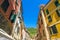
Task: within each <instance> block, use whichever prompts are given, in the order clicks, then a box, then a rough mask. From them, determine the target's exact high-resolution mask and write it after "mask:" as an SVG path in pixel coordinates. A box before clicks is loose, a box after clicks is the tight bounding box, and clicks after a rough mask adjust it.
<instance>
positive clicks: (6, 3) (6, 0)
mask: <svg viewBox="0 0 60 40" xmlns="http://www.w3.org/2000/svg"><path fill="white" fill-rule="evenodd" d="M8 7H9V0H4V1H3V3H2V4H1V8H2V10H3V11H4V12H6V11H7V9H8Z"/></svg>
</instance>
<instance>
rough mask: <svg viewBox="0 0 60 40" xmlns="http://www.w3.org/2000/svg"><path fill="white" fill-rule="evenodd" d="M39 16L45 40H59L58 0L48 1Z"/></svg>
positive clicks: (59, 10) (59, 15)
mask: <svg viewBox="0 0 60 40" xmlns="http://www.w3.org/2000/svg"><path fill="white" fill-rule="evenodd" d="M41 14H42V18H43V22H44V27H45V33H46V38H47V40H60V0H50V1H49V2H48V3H47V4H46V5H45V6H44V7H43V8H41Z"/></svg>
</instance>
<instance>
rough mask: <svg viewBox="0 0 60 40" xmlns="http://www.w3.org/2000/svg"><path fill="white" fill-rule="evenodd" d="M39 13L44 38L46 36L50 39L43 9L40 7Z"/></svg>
mask: <svg viewBox="0 0 60 40" xmlns="http://www.w3.org/2000/svg"><path fill="white" fill-rule="evenodd" d="M41 15H42V19H43V24H44V28H45V33H46V38H47V40H50V37H49V33H48V29H47V23H46V20H45V16H44V12H43V9H41Z"/></svg>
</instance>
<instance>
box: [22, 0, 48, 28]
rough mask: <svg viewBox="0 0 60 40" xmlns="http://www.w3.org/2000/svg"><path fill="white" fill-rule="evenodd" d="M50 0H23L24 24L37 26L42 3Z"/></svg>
mask: <svg viewBox="0 0 60 40" xmlns="http://www.w3.org/2000/svg"><path fill="white" fill-rule="evenodd" d="M48 1H49V0H22V8H23V18H24V24H25V26H26V27H27V28H28V27H34V28H35V27H36V25H37V19H38V14H39V10H40V5H41V4H46V3H47V2H48Z"/></svg>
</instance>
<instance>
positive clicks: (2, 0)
mask: <svg viewBox="0 0 60 40" xmlns="http://www.w3.org/2000/svg"><path fill="white" fill-rule="evenodd" d="M19 14H21V0H0V29H2V30H3V31H5V32H6V33H7V34H9V35H11V34H13V36H14V35H15V34H16V33H15V29H17V30H16V32H17V34H18V35H20V27H17V26H20V18H21V17H20V15H19ZM16 20H17V21H16ZM15 22H17V23H16V25H15ZM15 27H16V28H15ZM12 32H14V33H12ZM18 32H19V33H18ZM17 34H16V35H17ZM18 35H17V36H18Z"/></svg>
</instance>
